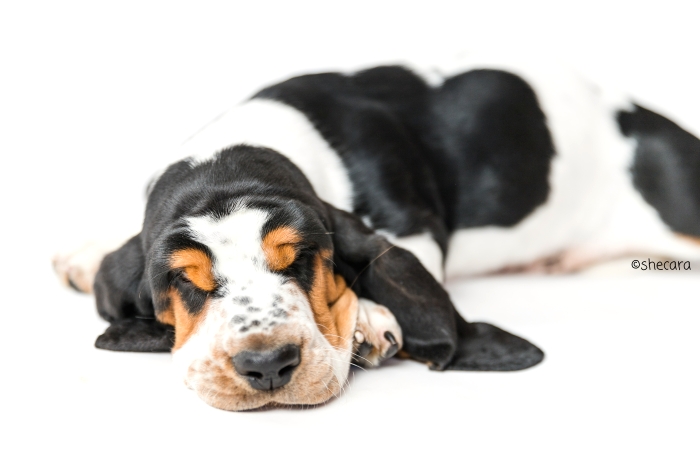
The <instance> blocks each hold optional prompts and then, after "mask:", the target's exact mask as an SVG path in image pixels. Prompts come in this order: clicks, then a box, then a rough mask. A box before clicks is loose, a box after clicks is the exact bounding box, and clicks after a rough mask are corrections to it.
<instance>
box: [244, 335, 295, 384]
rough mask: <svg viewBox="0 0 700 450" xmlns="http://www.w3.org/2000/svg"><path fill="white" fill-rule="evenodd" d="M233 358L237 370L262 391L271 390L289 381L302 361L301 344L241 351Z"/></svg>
mask: <svg viewBox="0 0 700 450" xmlns="http://www.w3.org/2000/svg"><path fill="white" fill-rule="evenodd" d="M231 359H232V360H233V367H234V368H235V369H236V372H238V374H239V375H241V376H242V377H243V378H245V379H246V380H248V383H250V385H251V386H252V387H253V388H255V389H259V390H261V391H271V390H273V389H277V388H278V387H282V386H284V385H285V384H287V383H289V380H290V379H291V378H292V372H294V369H296V368H297V366H298V365H299V362H301V356H300V353H299V346H298V345H294V344H289V345H285V346H284V347H279V348H276V349H274V350H271V351H268V352H249V351H245V352H240V353H239V354H237V355H236V356H234V357H233V358H231Z"/></svg>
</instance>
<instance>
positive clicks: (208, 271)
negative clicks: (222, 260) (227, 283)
mask: <svg viewBox="0 0 700 450" xmlns="http://www.w3.org/2000/svg"><path fill="white" fill-rule="evenodd" d="M170 267H171V268H173V269H182V270H184V271H185V275H187V278H189V280H190V281H191V282H192V284H194V285H195V286H197V287H198V288H199V289H202V290H203V291H213V290H214V288H216V283H215V282H214V274H213V273H212V264H211V259H209V256H207V254H206V253H204V252H203V251H202V250H199V249H196V248H188V249H185V250H178V251H176V252H174V253H173V254H172V256H171V257H170Z"/></svg>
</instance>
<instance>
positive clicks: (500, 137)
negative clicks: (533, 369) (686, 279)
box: [57, 61, 700, 409]
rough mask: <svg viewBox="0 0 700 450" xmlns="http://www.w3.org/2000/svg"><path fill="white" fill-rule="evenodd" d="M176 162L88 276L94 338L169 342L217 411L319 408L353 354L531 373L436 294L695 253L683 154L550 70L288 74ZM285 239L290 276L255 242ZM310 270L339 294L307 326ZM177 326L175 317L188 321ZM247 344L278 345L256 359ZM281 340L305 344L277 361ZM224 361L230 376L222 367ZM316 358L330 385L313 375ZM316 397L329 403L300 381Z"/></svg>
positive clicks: (614, 102) (607, 99) (69, 272)
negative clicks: (258, 366)
mask: <svg viewBox="0 0 700 450" xmlns="http://www.w3.org/2000/svg"><path fill="white" fill-rule="evenodd" d="M182 152H183V153H182V155H183V157H184V159H182V160H180V161H179V162H177V163H175V164H173V165H171V166H169V167H168V168H167V169H166V170H165V171H164V172H163V173H162V174H160V175H159V177H158V178H157V180H156V181H154V183H152V186H151V188H150V189H149V201H148V206H147V210H146V219H145V222H144V228H143V231H142V232H141V233H140V234H139V235H138V236H136V237H135V238H132V239H131V240H130V241H129V242H128V243H127V244H125V245H124V246H123V247H122V248H121V249H120V250H117V251H116V252H114V253H111V254H110V255H108V256H107V257H106V258H105V260H104V261H103V262H102V266H101V269H100V271H99V272H98V273H97V279H96V281H95V292H96V296H97V302H98V310H99V311H100V313H101V314H102V315H103V317H105V318H106V319H108V320H110V322H112V326H111V327H110V329H108V331H107V332H106V333H105V335H103V336H101V338H100V339H98V342H97V344H98V346H100V347H103V348H108V349H115V350H165V349H169V348H170V347H171V346H172V345H173V341H172V329H171V328H170V327H175V334H176V337H175V351H174V356H175V360H176V362H178V363H179V365H180V366H181V367H182V370H183V376H184V378H185V379H186V382H187V383H188V384H189V385H190V387H192V388H193V389H195V390H196V391H198V392H199V393H200V395H201V396H202V398H204V399H205V400H206V401H208V402H209V403H211V404H213V405H214V406H217V407H221V408H225V409H248V408H251V407H257V406H261V405H263V404H269V403H318V402H321V401H324V400H325V399H327V398H328V397H329V396H330V395H332V394H334V393H336V392H337V391H338V389H339V388H340V386H342V384H343V383H344V382H345V380H346V376H347V371H348V368H349V365H350V362H351V359H352V357H353V353H354V355H355V360H356V361H358V362H361V361H362V360H364V361H366V362H367V361H368V362H369V363H370V364H378V363H379V362H380V361H381V359H383V358H385V357H388V356H391V355H393V354H394V353H396V351H397V350H398V349H399V347H402V351H403V353H402V354H403V355H404V356H407V357H412V358H414V359H417V360H420V361H424V362H427V363H429V365H430V366H431V367H433V368H436V369H440V370H442V369H457V370H513V369H519V368H525V367H529V366H531V365H533V364H536V363H538V362H539V361H541V359H542V357H543V354H542V352H541V351H540V350H539V349H537V348H536V347H535V346H533V345H532V344H530V343H528V342H527V341H525V340H522V339H520V338H517V337H516V336H513V335H511V334H509V333H507V332H504V331H502V330H499V329H498V328H496V327H493V326H491V325H488V324H473V323H468V322H466V321H465V320H464V319H462V318H461V316H460V315H459V314H458V313H457V312H456V310H455V309H454V307H453V306H452V304H451V303H450V300H449V297H448V295H447V293H446V292H445V291H444V289H442V287H441V285H440V283H442V282H443V281H444V280H445V279H446V278H450V277H457V276H464V275H475V274H480V273H489V272H495V271H499V270H503V269H512V268H521V269H528V268H529V269H538V268H546V270H562V271H572V270H577V269H580V268H582V267H585V266H587V265H589V264H592V263H594V262H596V261H600V260H603V259H606V258H612V257H616V256H620V255H624V254H628V253H647V254H655V255H664V256H669V257H675V258H681V259H700V245H699V243H698V241H697V238H698V237H700V141H698V140H697V139H696V138H695V137H693V136H692V135H690V134H689V133H687V132H686V131H684V130H683V129H681V128H680V127H678V126H677V125H675V124H674V123H672V122H671V121H669V120H668V119H666V118H664V117H662V116H660V115H658V114H655V113H653V112H651V111H649V110H647V109H645V108H643V107H641V106H638V105H635V104H634V103H632V102H631V101H629V100H627V99H625V98H624V97H622V96H620V95H617V94H614V93H612V94H611V93H609V92H606V91H604V90H600V89H598V88H597V87H596V86H594V85H592V84H590V83H588V82H587V81H585V80H582V79H581V78H580V77H578V75H576V74H574V73H571V72H570V71H568V70H567V69H564V68H562V67H560V66H553V65H552V66H548V67H547V66H542V65H538V66H536V67H529V66H528V65H527V64H522V65H517V66H513V65H512V64H511V65H509V64H505V63H503V62H501V61H482V62H479V61H470V62H469V63H467V64H461V65H459V66H458V67H452V68H450V67H442V68H439V69H431V70H416V69H415V68H406V67H401V66H384V67H376V68H371V69H367V70H362V71H359V72H355V73H350V74H341V73H323V74H313V75H304V76H300V77H295V78H292V79H289V80H287V81H284V82H282V83H279V84H276V85H274V86H271V87H268V88H266V89H263V90H262V91H260V92H259V93H257V94H256V95H254V96H253V97H252V98H251V99H250V100H248V101H246V102H244V103H243V104H241V105H239V106H237V107H235V108H233V109H232V110H230V111H229V112H227V113H226V114H224V115H222V116H220V117H219V118H217V119H216V120H215V121H214V122H212V123H211V124H210V125H208V126H207V127H206V128H205V129H204V130H203V131H201V132H200V133H198V134H197V135H195V136H194V137H193V138H192V139H190V140H189V141H188V142H187V143H186V144H185V145H184V147H183V149H182ZM280 229H282V230H286V231H285V233H291V234H289V235H288V236H291V237H286V238H285V239H286V240H285V241H279V242H278V243H277V244H274V245H275V246H276V247H275V248H292V247H288V246H293V248H294V252H292V253H291V255H292V256H290V257H289V258H291V259H290V260H289V261H290V262H289V264H288V265H284V264H282V265H280V264H278V263H279V261H281V260H282V259H285V258H286V256H284V255H285V254H284V252H281V253H279V252H278V253H275V251H276V250H275V251H273V252H272V253H270V251H268V248H267V247H266V245H268V241H269V239H270V238H269V236H279V235H280V233H279V232H278V231H279V230H280ZM276 230H277V231H276ZM289 230H291V231H289ZM285 236H286V235H285ZM275 239H277V238H275ZM302 241H303V242H305V244H302ZM182 251H187V252H189V253H187V254H186V255H189V256H186V258H185V257H184V256H182V255H185V253H182ZM271 254H274V255H276V256H274V257H273V259H270V258H271V256H270V255H271ZM280 255H281V256H280ZM313 255H317V256H318V255H322V256H323V258H325V260H326V261H327V262H324V263H321V262H319V263H318V264H316V263H314V262H313V261H315V260H314V259H313V258H314V256H313ZM318 257H319V258H320V257H321V256H318ZM71 258H73V259H74V260H75V259H76V258H77V259H79V258H78V257H75V256H71V255H69V256H65V257H61V258H59V259H58V260H57V270H58V271H59V273H60V274H61V275H62V276H63V277H64V278H65V279H66V280H67V281H68V282H70V283H72V284H74V285H78V287H80V288H81V289H82V290H89V289H90V285H91V284H92V277H93V276H94V271H93V273H87V274H85V272H90V270H87V269H86V270H83V271H82V272H81V271H80V268H78V269H76V267H75V266H76V265H79V264H76V263H71ZM182 258H185V259H187V258H189V259H187V261H189V262H187V263H181V261H183V259H182ZM275 258H276V259H275ZM93 259H98V260H101V259H102V254H101V253H100V252H97V253H96V256H95V257H93ZM191 261H197V262H191ZM261 261H262V262H261ZM264 261H267V262H266V263H265V262H264ZM304 261H305V262H304ZM285 264H286V263H285ZM314 264H316V265H314ZM321 265H324V268H321ZM83 266H86V267H87V266H88V265H87V264H84V263H83ZM192 267H195V269H196V270H195V269H192ZM205 269H206V270H205ZM324 270H325V271H327V272H328V277H331V278H332V277H333V276H336V277H339V278H336V279H337V280H339V281H338V283H339V284H338V285H337V286H340V287H338V288H337V289H336V287H335V286H336V285H335V284H333V283H332V282H328V283H330V284H333V286H334V287H333V289H330V288H328V286H326V288H325V289H326V290H329V289H330V290H329V292H330V291H333V292H334V294H333V295H331V294H328V295H326V296H325V297H324V298H327V299H328V309H329V311H330V312H328V313H326V312H323V314H321V313H319V311H318V306H314V305H315V304H314V302H315V301H317V299H318V298H319V297H318V296H319V294H318V289H320V288H319V287H318V285H317V282H318V280H320V279H321V278H322V277H323V276H325V275H322V274H323V273H326V272H323V271H324ZM203 271H204V272H207V274H209V275H207V276H206V277H203V278H202V272H203ZM76 273H77V274H78V275H77V276H76V275H75V274H76ZM331 278H328V279H331ZM197 279H199V280H200V281H197ZM78 280H80V281H78ZM193 280H194V281H193ZM240 280H245V282H244V283H243V284H246V285H245V286H241V281H240ZM290 280H291V281H292V283H291V284H290V283H289V281H290ZM343 280H344V281H343ZM81 283H82V286H81ZM178 283H179V284H178ZM328 283H326V284H327V285H328ZM193 285H194V287H193ZM291 285H293V287H290V286H291ZM346 285H347V289H346V288H345V287H346ZM241 289H247V293H245V294H244V293H243V291H242V290H241ZM336 291H337V292H336ZM168 292H175V294H176V296H177V298H178V299H179V300H178V301H179V302H181V303H182V305H184V306H182V307H181V309H182V311H181V312H180V313H177V311H176V312H173V310H172V305H173V302H174V301H173V299H172V297H171V296H169V295H170V294H168ZM341 292H345V294H342V295H341ZM324 295H325V294H324ZM339 295H340V297H338V296H339ZM355 295H356V296H359V301H357V299H356V298H355V297H354V296H355ZM351 297H352V298H351ZM339 298H340V299H341V300H342V299H345V300H342V301H341V300H339ZM314 299H316V300H314ZM354 301H355V303H353V302H354ZM343 302H346V303H347V304H346V305H345V306H343V307H342V308H344V309H343V312H338V311H339V308H340V306H338V305H340V304H341V303H343ZM280 304H285V305H287V306H286V309H280ZM309 305H311V306H309ZM354 305H356V306H354ZM183 308H184V309H183ZM324 308H325V306H324ZM334 308H335V310H334ZM324 311H325V310H324ZM268 313H269V314H268ZM177 314H181V315H182V317H190V316H191V318H190V319H188V320H187V321H185V322H186V326H183V325H182V324H183V323H185V322H182V321H179V322H178V320H176V319H175V317H176V316H177ZM324 314H325V316H328V317H330V316H332V317H333V318H334V319H333V320H331V319H328V317H326V319H323V320H330V322H327V323H326V322H323V320H321V319H319V317H321V316H323V315H324ZM329 314H330V316H329ZM268 316H269V317H268ZM325 316H324V317H325ZM341 316H342V317H341ZM143 317H154V318H156V319H157V320H155V321H153V320H152V321H151V322H144V321H143V320H141V319H139V318H143ZM273 318H277V320H271V319H273ZM195 319H196V320H195ZM266 321H267V322H266ZM271 322H273V323H274V324H277V323H278V322H279V323H286V325H284V326H285V327H287V328H282V329H278V328H275V326H280V325H274V324H273V325H270V323H271ZM331 322H332V324H333V326H334V327H335V330H336V331H335V334H333V333H329V332H328V327H329V325H328V324H329V323H331ZM233 324H235V325H236V326H235V327H234V325H233ZM324 324H325V325H324ZM256 327H258V328H256ZM184 328H187V330H186V331H187V332H186V333H185V332H180V331H179V330H182V329H184ZM234 328H235V329H234ZM256 330H257V331H256ZM276 330H278V331H279V330H282V331H279V333H278V331H276ZM285 330H286V331H285ZM340 330H343V331H342V332H341V331H340ZM358 332H359V334H358ZM387 332H389V336H387V334H386V333H387ZM178 333H180V334H179V335H178ZM183 333H184V334H183ZM251 333H252V334H251ZM256 334H257V335H260V336H263V335H264V336H273V335H277V336H286V337H284V338H270V339H271V340H269V341H265V342H266V343H265V344H260V342H258V341H256V342H257V343H252V342H253V341H254V339H253V337H251V336H253V335H256ZM334 335H335V336H336V338H334V337H333V336H334ZM178 336H179V337H178ZM294 336H303V337H302V338H299V339H301V341H298V342H297V341H294V339H297V338H296V337H294ZM246 339H247V340H246ZM251 339H253V340H251ZM261 339H262V338H261ZM334 339H336V340H335V341H334ZM292 341H294V342H292ZM222 342H228V343H229V344H227V345H229V347H226V346H225V345H223V344H222V345H223V346H222V345H219V346H218V347H217V346H216V345H214V344H217V345H218V344H220V343H222ZM240 342H248V344H246V345H244V346H242V347H241V345H239V344H240ZM363 343H364V346H363V345H362V344H363ZM292 344H293V345H295V346H297V347H299V348H301V350H299V349H297V350H294V351H293V352H292V353H289V352H290V351H288V349H289V348H290V347H289V346H290V345H292ZM368 346H369V347H370V348H371V350H369V349H368V348H367V347H368ZM214 347H217V348H214ZM273 347H274V348H284V349H287V350H285V352H286V353H284V355H282V356H279V355H278V356H276V358H278V359H280V358H282V359H284V361H285V362H284V364H287V366H285V367H287V369H288V368H289V367H292V368H293V369H294V368H295V367H297V366H298V367H299V369H294V370H295V374H296V375H290V373H291V372H290V371H289V370H288V371H287V372H285V374H286V375H284V376H281V375H280V376H277V375H275V376H276V377H277V378H274V380H273V379H272V378H269V379H268V378H265V377H264V376H263V381H264V383H269V386H268V385H267V384H266V386H267V387H266V388H265V389H262V388H261V387H260V383H261V381H260V378H257V379H251V378H250V376H248V375H245V374H248V373H249V372H246V371H245V370H242V369H240V367H239V366H241V365H244V366H245V365H246V364H248V365H249V363H250V361H252V359H250V358H253V357H250V356H249V354H250V352H251V351H258V352H259V351H262V350H260V349H261V348H262V349H263V350H265V349H269V348H273ZM231 348H235V351H234V350H231ZM251 349H253V350H251ZM265 351H267V350H265ZM270 351H271V350H270ZM217 352H218V353H217ZM299 352H301V353H299ZM324 352H325V353H324ZM241 354H244V355H248V356H245V357H246V358H248V359H246V360H245V362H244V363H241V362H240V361H241V357H239V359H238V360H236V359H235V358H236V357H237V356H236V355H241ZM320 354H322V356H318V355H320ZM216 355H218V356H216ZM222 355H223V356H222ZM280 355H281V353H280ZM290 355H291V356H290ZM323 355H325V356H323ZM256 357H257V356H256ZM231 358H233V360H234V362H233V366H235V370H234V367H224V366H227V364H228V365H229V366H230V365H231V364H230V362H227V361H229V360H231ZM314 358H316V359H314ZM253 359H255V358H253ZM237 361H238V362H237ZM289 361H292V362H289ZM300 361H301V362H300ZM309 361H311V362H309ZM250 364H252V363H250ZM324 364H325V365H328V366H329V367H331V369H330V372H328V373H329V374H330V375H327V376H326V375H325V373H326V372H323V374H319V372H318V371H315V370H316V369H315V367H321V366H323V365H324ZM213 367H217V369H216V370H218V371H219V372H216V370H215V369H213ZM246 367H247V366H246ZM246 370H247V369H246ZM244 372H245V374H244ZM213 373H216V377H215V376H214V375H212V374H213ZM236 373H237V374H238V375H236ZM251 373H257V372H254V371H253V372H251ZM280 373H281V372H280ZM246 376H247V377H248V378H247V382H248V383H249V384H250V386H252V387H253V389H251V387H250V386H249V385H248V384H246V382H244V381H245V380H244V381H241V380H240V379H238V378H243V379H246ZM222 377H223V378H225V379H226V380H228V381H227V382H230V383H233V384H235V385H236V386H237V387H236V389H234V390H232V391H229V390H227V389H228V387H226V386H223V385H222V384H221V381H220V380H221V379H222ZM285 377H286V378H285ZM290 377H291V381H290ZM324 377H326V378H324ZM214 378H216V379H217V380H218V381H213V380H214ZM283 378H284V379H283ZM251 380H252V381H251ZM295 380H296V385H295ZM323 380H325V381H323ZM318 381H322V382H323V385H324V386H325V388H326V391H327V392H326V391H323V392H321V391H318V392H316V391H313V389H311V391H313V392H311V391H306V390H304V389H302V388H300V387H299V386H300V385H301V384H300V383H302V382H303V383H305V385H313V384H314V383H316V384H318V383H317V382H318ZM330 381H332V382H333V383H335V384H334V386H337V388H335V387H330V388H329V386H328V383H329V382H330ZM251 383H252V384H251ZM256 383H257V384H256ZM276 383H277V384H276ZM224 384H226V383H224ZM277 385H279V388H278V387H277ZM284 385H287V386H286V387H285V386H284ZM261 389H262V391H264V392H262V393H261ZM319 389H320V388H319ZM211 392H215V393H218V394H211ZM309 392H311V394H310V393H309Z"/></svg>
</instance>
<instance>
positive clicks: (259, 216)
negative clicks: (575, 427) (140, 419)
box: [95, 146, 542, 410]
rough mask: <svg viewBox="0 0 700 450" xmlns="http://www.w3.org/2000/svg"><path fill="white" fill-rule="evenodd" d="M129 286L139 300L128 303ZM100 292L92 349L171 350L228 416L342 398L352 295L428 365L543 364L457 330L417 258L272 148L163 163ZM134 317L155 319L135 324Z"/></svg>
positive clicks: (104, 271)
mask: <svg viewBox="0 0 700 450" xmlns="http://www.w3.org/2000/svg"><path fill="white" fill-rule="evenodd" d="M346 280H347V282H346ZM348 283H349V284H350V285H351V287H352V289H350V288H349V287H348ZM129 289H131V294H130V295H131V296H132V297H133V299H132V302H133V303H134V305H131V304H130V303H129V302H128V301H126V300H124V299H125V298H126V297H128V295H126V294H125V292H126V293H127V294H128V292H129ZM134 291H137V292H134ZM95 292H96V295H97V300H98V309H99V308H100V305H102V309H101V313H103V316H105V317H107V318H108V319H110V321H111V322H112V326H111V327H110V329H108V330H107V332H106V333H105V334H104V335H103V336H101V337H100V338H98V341H97V345H98V347H101V348H108V349H113V350H141V351H143V350H162V349H163V347H166V348H170V347H172V351H173V358H174V361H175V363H176V365H177V366H178V367H179V368H180V370H181V371H182V375H183V377H184V379H185V381H186V383H187V384H188V385H189V387H191V388H192V389H194V390H195V391H196V392H197V393H198V395H199V396H200V397H201V398H202V399H203V400H205V401H206V402H207V403H209V404H211V405H213V406H216V407H219V408H222V409H230V410H242V409H251V408H256V407H260V406H263V405H266V404H317V403H321V402H324V401H326V400H328V399H329V398H331V397H332V396H334V395H337V394H338V393H339V392H340V390H341V387H342V386H343V384H344V383H345V381H346V379H347V374H348V371H349V367H350V363H351V357H352V351H353V334H354V332H355V329H356V325H357V320H358V308H359V306H358V297H357V296H358V295H361V296H363V297H367V298H369V299H372V300H374V301H376V302H378V303H381V304H383V305H385V306H386V307H387V308H389V310H390V311H391V312H392V313H393V315H394V316H395V318H396V320H398V322H399V324H400V325H401V328H402V329H403V339H404V350H405V351H406V354H407V355H409V356H411V357H413V358H414V359H417V360H420V361H424V362H428V363H429V364H430V366H431V367H433V368H435V369H439V370H442V369H446V368H454V369H476V370H488V369H493V370H512V369H516V368H523V367H527V366H529V365H532V364H534V363H536V362H539V360H541V359H542V356H541V352H540V351H539V350H538V349H537V348H536V347H534V346H532V345H531V344H529V343H527V341H524V340H522V339H520V338H517V337H515V336H512V335H510V334H508V333H506V332H504V331H502V330H499V329H497V328H495V327H492V326H489V325H486V324H469V323H467V322H465V321H464V320H463V319H462V318H461V317H460V316H459V314H457V312H456V311H455V309H454V307H453V306H452V304H451V302H450V300H449V297H448V295H447V293H446V292H445V291H444V289H443V288H442V287H441V286H440V284H439V283H438V282H437V281H436V280H435V279H433V277H432V276H431V275H430V274H429V273H428V272H427V271H426V270H425V269H424V268H423V266H422V265H421V264H420V262H419V261H418V260H417V259H416V258H415V257H414V256H413V255H412V254H411V253H409V252H407V251H405V250H402V249H400V248H397V247H393V246H391V245H390V244H389V242H387V241H386V239H384V238H383V237H381V236H380V235H378V234H376V233H374V232H373V231H372V230H370V229H368V228H367V227H365V226H364V225H363V223H362V222H361V221H360V220H359V219H358V218H357V217H355V216H354V215H352V214H350V213H346V212H343V211H340V210H338V209H335V208H334V207H332V206H331V205H328V204H325V203H323V202H322V201H320V200H319V199H318V197H317V196H316V195H315V193H314V192H313V189H312V188H311V186H310V185H309V184H308V182H307V181H306V179H305V178H304V176H303V175H302V174H301V173H300V172H299V171H298V170H297V169H296V167H294V165H293V164H291V162H289V161H288V160H287V159H286V158H284V157H282V156H281V155H279V154H277V153H275V152H273V151H271V150H267V149H260V148H250V147H243V146H238V147H235V148H232V149H227V150H225V151H222V152H220V154H219V155H218V156H217V157H216V158H215V159H214V160H211V161H207V162H204V163H198V164H194V163H192V162H191V161H183V162H180V163H178V164H175V165H173V166H171V167H170V168H169V169H168V170H167V171H166V172H165V173H164V174H163V175H162V176H161V177H160V179H159V180H158V182H157V183H156V184H155V186H154V187H153V189H152V190H151V192H150V194H149V201H148V206H147V211H146V218H145V221H144V227H143V230H142V232H141V234H140V235H139V236H137V237H136V238H134V239H132V240H131V241H129V243H127V244H126V245H125V246H124V247H123V248H122V249H120V250H118V251H117V252H115V253H113V254H111V255H108V256H107V257H106V258H105V260H104V262H103V264H102V267H101V268H100V271H99V273H98V276H97V279H96V283H95ZM127 300H128V298H127ZM115 304H116V305H123V304H126V305H130V306H129V308H131V309H129V308H126V307H121V308H119V307H115ZM149 308H150V309H149ZM134 310H136V313H135V312H134ZM137 313H140V314H148V313H150V314H152V315H153V316H154V317H155V318H156V320H155V321H153V320H152V321H151V322H143V321H141V322H135V320H136V319H134V316H136V315H137ZM137 324H138V325H137ZM171 327H172V328H171ZM173 330H174V336H173V334H172V333H173Z"/></svg>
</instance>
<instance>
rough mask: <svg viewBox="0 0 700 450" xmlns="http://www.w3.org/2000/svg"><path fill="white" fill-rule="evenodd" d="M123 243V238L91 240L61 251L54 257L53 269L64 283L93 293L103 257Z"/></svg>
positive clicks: (81, 290)
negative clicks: (75, 247)
mask: <svg viewBox="0 0 700 450" xmlns="http://www.w3.org/2000/svg"><path fill="white" fill-rule="evenodd" d="M123 243H124V240H123V239H119V240H117V239H115V240H112V241H103V242H89V243H87V244H85V245H83V246H82V247H80V248H78V249H76V250H73V251H68V252H59V253H57V254H56V255H54V257H53V258H52V263H53V270H54V271H55V272H56V275H58V278H59V279H60V280H61V282H62V283H63V284H64V285H66V286H69V287H72V288H73V289H75V290H76V291H78V292H85V293H88V294H89V293H92V284H93V282H94V281H95V274H97V270H98V269H99V268H100V263H101V262H102V259H103V258H104V257H105V255H107V253H110V252H112V251H114V250H116V249H117V248H119V246H120V245H121V244H123Z"/></svg>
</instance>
